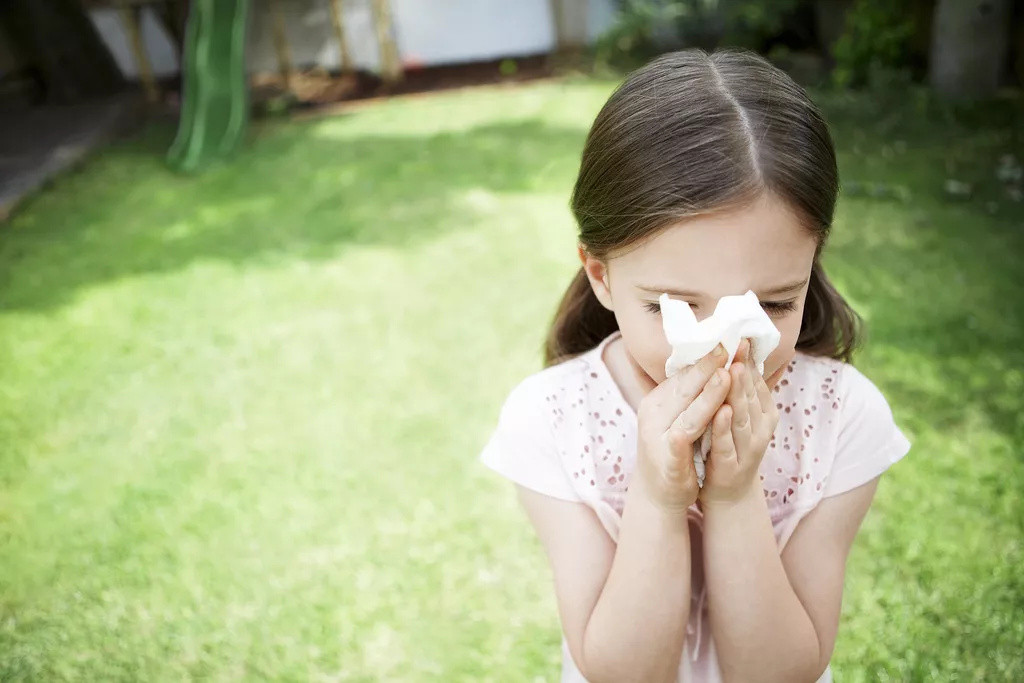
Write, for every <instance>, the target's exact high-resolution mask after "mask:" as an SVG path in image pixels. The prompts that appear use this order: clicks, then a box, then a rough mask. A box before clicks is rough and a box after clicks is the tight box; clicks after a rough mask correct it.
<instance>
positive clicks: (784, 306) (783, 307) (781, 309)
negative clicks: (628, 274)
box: [644, 299, 796, 315]
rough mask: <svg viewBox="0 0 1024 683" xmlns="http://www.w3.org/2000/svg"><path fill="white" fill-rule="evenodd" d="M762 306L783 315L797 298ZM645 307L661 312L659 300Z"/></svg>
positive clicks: (794, 303)
mask: <svg viewBox="0 0 1024 683" xmlns="http://www.w3.org/2000/svg"><path fill="white" fill-rule="evenodd" d="M690 307H691V308H699V307H698V306H695V305H694V304H690ZM761 307H762V308H763V309H765V310H766V311H768V312H769V313H772V314H775V315H782V314H783V313H789V312H790V311H792V310H794V309H795V308H796V299H791V300H789V301H762V302H761ZM644 308H646V309H647V310H648V311H650V312H651V313H661V304H659V303H658V302H657V301H648V302H647V303H646V304H644Z"/></svg>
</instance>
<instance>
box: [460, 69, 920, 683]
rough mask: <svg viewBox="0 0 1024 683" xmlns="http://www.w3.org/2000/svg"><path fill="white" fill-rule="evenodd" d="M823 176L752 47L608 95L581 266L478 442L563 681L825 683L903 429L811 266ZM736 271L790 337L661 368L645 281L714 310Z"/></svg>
mask: <svg viewBox="0 0 1024 683" xmlns="http://www.w3.org/2000/svg"><path fill="white" fill-rule="evenodd" d="M837 191H838V179H837V170H836V160H835V152H834V149H833V145H832V140H831V138H830V136H829V132H828V128H827V126H826V124H825V122H824V121H823V120H822V117H821V114H820V113H819V111H818V109H817V108H816V107H815V106H814V104H812V103H811V101H810V100H809V99H808V97H807V94H806V93H805V92H804V91H803V90H802V89H801V88H800V87H799V86H797V85H796V84H795V83H794V82H793V81H792V80H791V79H790V78H789V77H788V76H787V75H786V74H784V73H783V72H781V71H779V70H778V69H776V68H774V67H773V66H771V65H770V64H769V63H767V62H766V61H765V60H763V59H761V58H760V57H758V56H756V55H753V54H750V53H746V52H739V51H721V52H715V53H713V54H710V55H709V54H707V53H705V52H702V51H700V50H686V51H682V52H677V53H673V54H668V55H665V56H662V57H660V58H658V59H656V60H654V61H653V62H651V63H650V64H648V65H647V66H646V67H644V68H642V69H640V70H638V71H636V72H634V73H633V74H631V75H630V76H629V77H628V78H627V79H626V80H625V82H623V83H622V84H621V85H620V86H619V88H618V89H617V90H616V91H615V93H614V94H613V95H612V96H611V98H610V99H609V100H608V102H607V103H606V104H605V105H604V107H603V108H602V109H601V111H600V113H599V114H598V116H597V119H596V121H595V122H594V124H593V127H592V128H591V130H590V133H589V135H588V137H587V141H586V145H585V147H584V150H583V156H582V161H581V166H580V171H579V177H578V179H577V181H576V186H575V190H574V192H573V196H572V209H573V212H574V214H575V217H576V220H577V222H578V225H579V231H580V232H579V257H580V260H581V262H582V267H581V269H580V271H579V273H578V274H577V275H576V278H575V280H574V281H573V282H572V284H571V285H570V286H569V289H568V291H567V292H566V293H565V296H564V297H563V299H562V302H561V304H560V305H559V307H558V311H557V314H556V316H555V320H554V324H553V326H552V328H551V331H550V333H549V335H548V339H547V344H546V353H545V361H546V362H545V366H546V367H545V368H544V369H543V370H541V371H539V372H537V373H535V374H532V375H530V376H529V377H526V378H525V379H524V380H523V381H522V382H520V383H519V384H518V385H517V386H516V387H515V388H514V389H512V391H511V392H510V394H509V395H508V397H507V399H506V401H505V404H504V406H503V408H502V410H501V415H500V418H499V421H498V425H497V428H496V429H495V431H494V433H493V435H492V436H491V438H490V440H489V442H488V443H487V445H486V447H485V448H484V450H483V452H482V454H481V456H480V458H481V460H482V461H483V462H484V463H485V464H486V465H488V466H489V467H491V468H492V469H494V470H496V471H497V472H499V473H500V474H502V475H504V476H505V477H507V478H508V479H510V480H512V481H513V482H515V484H516V488H517V491H518V496H519V500H520V501H521V503H522V505H523V507H524V508H525V510H526V513H527V516H528V517H529V519H530V521H531V523H532V525H533V526H534V528H535V530H536V533H537V535H538V537H539V539H540V541H541V544H542V545H543V547H544V550H545V552H546V553H547V555H548V559H549V561H550V564H551V568H552V572H553V575H554V584H555V592H556V597H557V603H558V610H559V615H560V617H561V624H562V632H563V636H564V637H563V641H562V655H563V665H562V681H563V682H567V681H573V682H576V681H590V682H591V683H597V682H599V681H616V682H620V681H688V682H695V681H719V680H727V681H741V682H743V681H785V682H787V683H789V682H793V681H816V680H817V681H830V680H831V672H830V669H829V667H828V662H829V659H830V657H831V654H832V650H833V646H834V644H835V639H836V632H837V629H838V622H839V612H840V603H841V598H842V590H843V575H844V568H845V564H846V557H847V554H848V552H849V550H850V546H851V544H852V543H853V540H854V537H855V536H856V534H857V530H858V528H859V526H860V523H861V521H862V519H863V518H864V515H865V514H866V512H867V510H868V507H869V506H870V505H871V500H872V498H873V497H874V494H875V488H876V486H877V485H878V478H879V476H880V475H881V473H882V472H884V471H885V470H886V469H887V468H888V467H889V466H890V465H892V464H893V463H895V462H896V461H897V460H899V459H900V458H902V457H903V456H904V455H905V454H906V453H907V451H908V450H909V448H910V443H909V441H908V440H907V439H906V438H905V437H904V435H903V434H902V433H901V432H900V430H899V429H898V428H897V426H896V425H895V424H894V422H893V418H892V413H891V411H890V409H889V406H888V404H887V402H886V399H885V397H884V396H883V395H882V394H881V393H880V392H879V390H878V389H877V388H876V387H875V385H874V384H873V383H872V382H871V381H870V380H869V379H867V378H866V377H865V376H864V375H863V374H861V373H860V372H859V371H858V370H857V369H856V368H854V367H853V366H852V365H850V364H849V363H850V360H851V353H852V351H853V350H854V348H855V346H856V344H857V341H858V339H857V334H858V329H859V324H858V321H859V318H858V317H857V315H856V314H855V313H854V312H853V311H852V310H851V309H850V307H849V306H848V305H847V303H846V302H845V301H844V300H843V298H842V296H840V294H839V293H838V292H837V291H836V290H835V289H834V288H833V287H832V285H831V284H830V283H829V280H828V278H827V277H826V275H825V272H824V270H823V268H822V266H821V254H822V249H823V248H824V246H825V242H826V238H827V237H828V234H829V229H830V226H831V223H832V214H833V208H834V206H835V201H836V194H837ZM748 289H751V290H753V291H754V293H755V294H756V295H757V297H758V299H759V301H760V302H761V305H762V306H763V307H764V309H765V311H766V312H767V313H768V315H769V316H771V318H772V321H773V322H774V324H775V326H776V327H777V328H778V329H779V331H780V333H781V337H782V338H781V342H780V343H779V346H778V348H776V349H775V351H774V352H773V353H772V354H771V355H770V356H769V357H768V359H767V361H766V362H765V367H764V374H765V377H766V378H765V377H762V376H761V374H759V373H758V372H757V370H756V367H755V366H754V365H753V363H752V361H751V360H750V358H749V342H748V341H747V340H744V341H742V342H741V344H740V348H739V349H738V351H737V354H736V357H735V358H734V359H733V360H732V363H731V365H730V367H729V368H728V370H726V369H725V368H724V365H725V364H726V361H727V360H728V359H727V358H725V357H724V350H723V349H722V347H721V345H719V347H718V349H717V350H716V351H718V352H719V353H718V354H716V353H714V352H713V353H711V354H709V355H708V356H706V357H705V358H703V359H702V360H701V361H700V362H698V363H697V364H695V365H692V366H690V367H689V368H687V369H685V370H684V371H682V372H680V373H677V374H675V375H673V376H672V377H670V378H668V379H666V378H665V373H664V367H665V361H666V359H667V358H668V356H669V354H670V351H671V349H670V347H669V344H668V341H667V340H666V337H665V334H664V332H663V329H662V321H661V315H660V311H659V307H658V303H657V302H658V296H659V294H661V293H662V292H667V293H668V294H669V295H670V296H672V297H675V298H678V299H680V300H684V301H686V302H688V303H689V304H690V306H691V307H692V309H693V311H694V313H695V315H696V316H697V318H698V319H702V318H704V317H706V316H708V315H710V314H711V313H712V312H714V309H715V305H716V303H717V301H718V299H719V298H721V297H723V296H726V295H736V294H743V293H744V292H746V291H747V290H748ZM709 426H710V427H711V429H712V430H713V431H712V440H711V444H712V446H711V453H710V455H709V457H708V462H707V474H706V479H705V481H704V486H703V487H702V488H699V487H698V486H697V482H696V473H695V472H694V466H693V462H692V456H693V448H694V442H699V440H700V437H701V434H702V433H703V432H704V431H705V429H706V428H708V427H709Z"/></svg>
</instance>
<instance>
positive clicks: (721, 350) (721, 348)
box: [715, 344, 725, 358]
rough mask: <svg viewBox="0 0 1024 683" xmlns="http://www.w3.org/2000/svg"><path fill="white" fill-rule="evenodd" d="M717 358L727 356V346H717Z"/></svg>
mask: <svg viewBox="0 0 1024 683" xmlns="http://www.w3.org/2000/svg"><path fill="white" fill-rule="evenodd" d="M715 358H725V347H724V346H722V345H721V344H719V345H718V346H716V347H715Z"/></svg>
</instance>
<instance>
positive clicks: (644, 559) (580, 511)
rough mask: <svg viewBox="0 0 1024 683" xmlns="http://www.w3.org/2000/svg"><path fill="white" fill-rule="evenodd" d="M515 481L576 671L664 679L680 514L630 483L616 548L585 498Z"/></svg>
mask: <svg viewBox="0 0 1024 683" xmlns="http://www.w3.org/2000/svg"><path fill="white" fill-rule="evenodd" d="M516 488H517V490H518V492H519V500H520V502H521V503H522V505H523V507H524V508H525V509H526V512H527V516H528V517H529V518H530V521H531V522H532V523H533V526H534V528H535V529H536V531H537V535H538V537H539V538H540V541H541V544H542V545H543V546H544V549H545V550H546V552H547V555H548V559H549V561H550V564H551V568H552V572H553V574H554V581H555V594H556V597H557V601H558V611H559V615H560V617H561V621H562V629H563V631H564V632H565V638H566V642H567V643H568V646H569V651H570V653H571V654H572V658H573V660H574V661H575V662H576V666H577V668H579V670H580V672H581V673H583V675H584V677H586V679H587V680H588V681H591V683H598V682H600V681H616V682H619V681H673V682H674V681H675V680H676V677H677V676H678V671H679V664H680V660H681V658H682V651H683V641H684V639H685V637H686V622H687V620H688V619H689V615H690V530H689V522H688V521H687V519H686V517H681V518H680V517H678V516H673V515H670V514H667V513H666V512H664V511H663V510H662V509H661V508H658V507H656V506H655V505H653V504H652V503H651V502H650V501H649V500H648V499H647V498H646V497H645V494H644V493H643V491H642V490H641V488H642V486H641V485H640V484H639V483H638V482H636V481H635V483H634V485H633V486H631V487H630V489H629V492H628V493H627V494H626V496H627V497H626V505H625V508H624V510H623V515H622V524H621V526H620V528H619V544H618V548H616V546H615V544H614V543H613V542H612V540H611V539H610V538H609V537H608V534H607V533H606V532H605V530H604V528H603V527H602V526H601V525H600V522H599V521H598V520H597V518H596V516H595V515H594V513H593V511H592V510H591V509H590V508H588V507H587V506H586V505H584V504H582V503H573V502H567V501H562V500H557V499H555V498H551V497H549V496H545V495H543V494H540V493H537V492H535V491H532V490H530V489H527V488H524V487H521V486H517V487H516Z"/></svg>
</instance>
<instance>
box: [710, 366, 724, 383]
mask: <svg viewBox="0 0 1024 683" xmlns="http://www.w3.org/2000/svg"><path fill="white" fill-rule="evenodd" d="M721 383H722V376H721V375H720V374H718V371H717V370H716V371H715V374H714V376H712V377H711V384H712V386H716V387H717V386H718V385H720V384H721Z"/></svg>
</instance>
